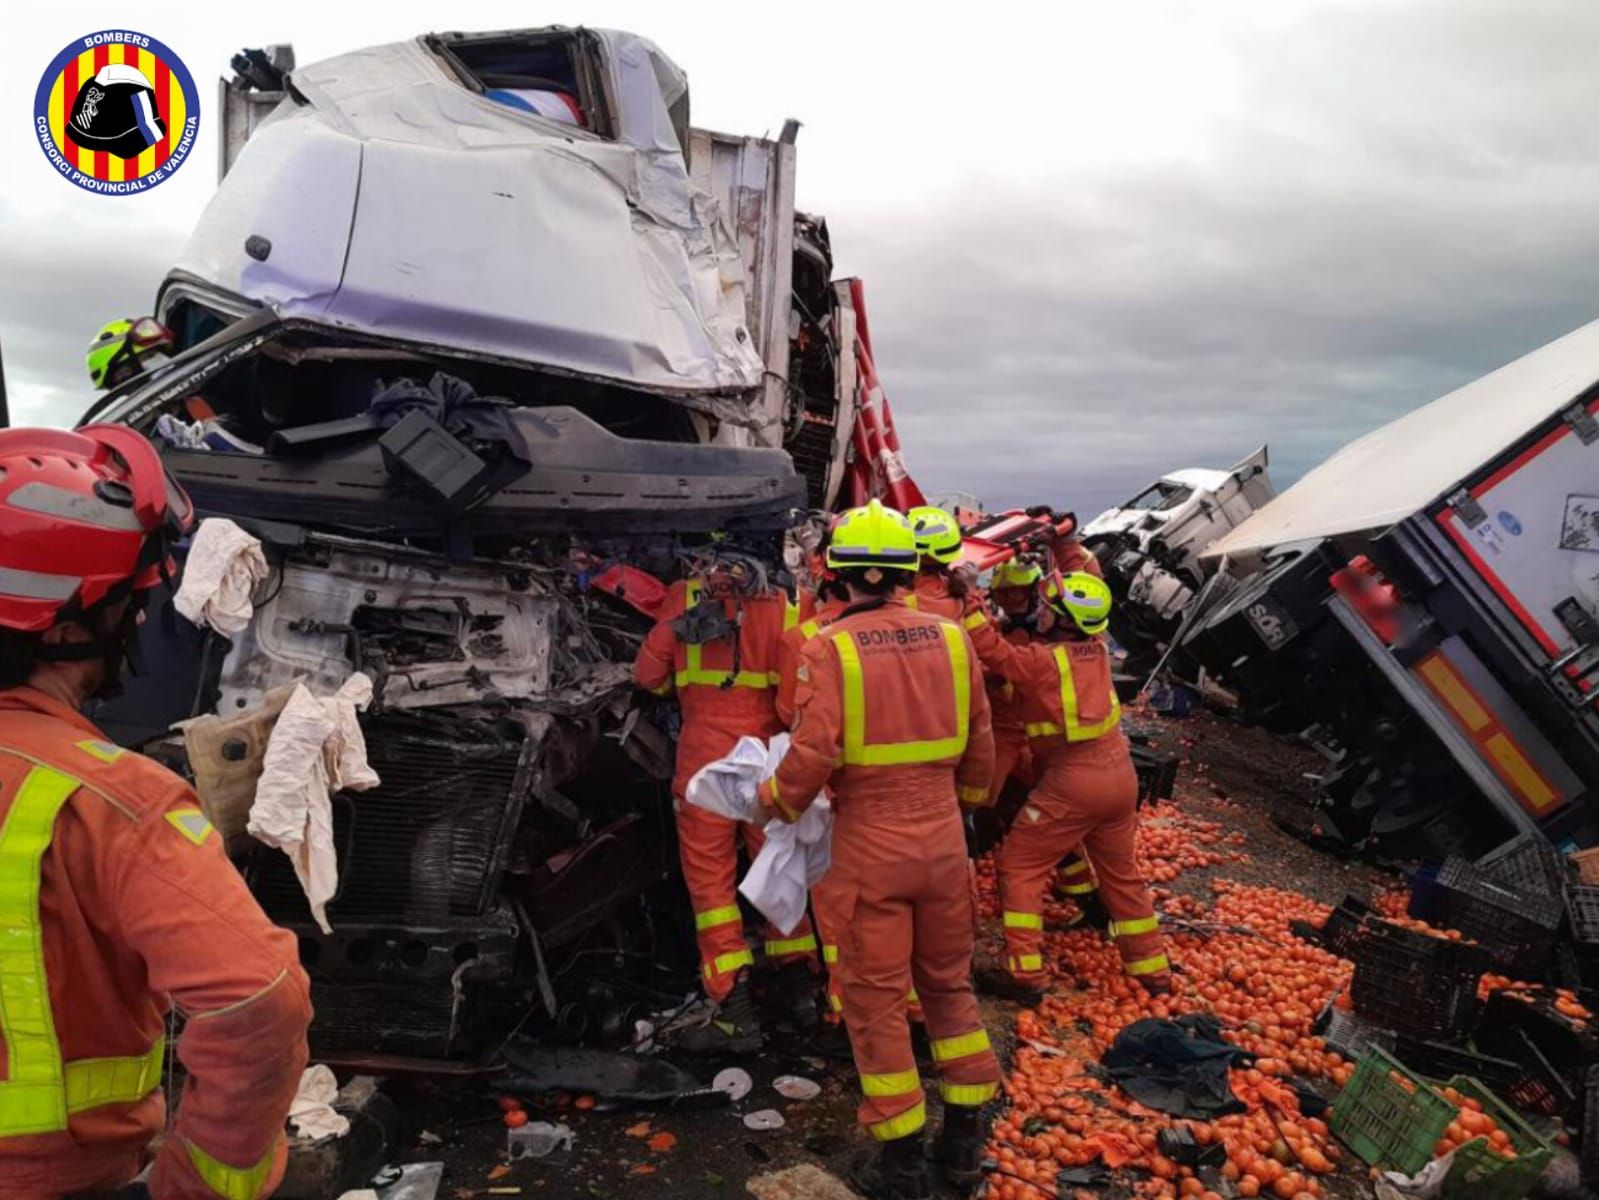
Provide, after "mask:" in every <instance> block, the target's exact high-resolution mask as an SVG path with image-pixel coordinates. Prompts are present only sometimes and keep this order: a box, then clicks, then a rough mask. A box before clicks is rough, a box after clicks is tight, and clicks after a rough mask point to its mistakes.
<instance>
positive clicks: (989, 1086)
mask: <svg viewBox="0 0 1599 1200" xmlns="http://www.w3.org/2000/svg"><path fill="white" fill-rule="evenodd" d="M938 1091H939V1094H940V1095H942V1096H943V1097H944V1103H945V1104H958V1105H960V1106H961V1107H962V1108H981V1107H982V1106H983V1105H985V1104H987V1103H988V1102H989V1101H990V1100H992V1099H993V1098H994V1097H995V1096H996V1095H998V1094H999V1084H997V1083H940V1084H939V1085H938Z"/></svg>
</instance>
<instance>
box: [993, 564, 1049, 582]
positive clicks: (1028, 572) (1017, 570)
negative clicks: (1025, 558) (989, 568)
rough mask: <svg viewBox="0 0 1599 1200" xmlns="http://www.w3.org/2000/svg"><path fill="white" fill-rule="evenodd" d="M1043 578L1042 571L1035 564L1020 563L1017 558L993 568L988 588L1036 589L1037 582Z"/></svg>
mask: <svg viewBox="0 0 1599 1200" xmlns="http://www.w3.org/2000/svg"><path fill="white" fill-rule="evenodd" d="M1043 577H1044V569H1043V568H1042V567H1040V566H1039V565H1038V564H1037V563H1030V562H1022V561H1021V559H1019V558H1011V559H1007V560H1006V561H1004V562H1002V563H1000V564H999V566H997V567H995V568H994V577H993V579H992V580H991V581H990V583H989V587H996V588H1024V587H1036V586H1037V584H1038V581H1039V580H1040V579H1042V578H1043Z"/></svg>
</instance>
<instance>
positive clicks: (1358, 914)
mask: <svg viewBox="0 0 1599 1200" xmlns="http://www.w3.org/2000/svg"><path fill="white" fill-rule="evenodd" d="M1372 915H1373V914H1372V911H1371V905H1369V904H1367V903H1366V902H1365V901H1364V900H1362V899H1360V898H1359V897H1358V896H1345V897H1344V898H1343V899H1342V900H1341V901H1340V902H1339V904H1338V907H1337V908H1335V909H1333V910H1332V912H1330V913H1328V914H1327V919H1326V920H1325V921H1324V922H1322V926H1321V944H1322V945H1323V946H1325V947H1326V948H1327V949H1328V950H1329V951H1331V952H1332V953H1333V954H1336V955H1337V956H1338V957H1339V958H1349V957H1350V956H1351V955H1352V954H1353V953H1354V947H1355V944H1356V943H1357V942H1358V941H1359V940H1360V937H1361V931H1362V930H1363V929H1364V928H1365V925H1366V918H1368V917H1370V916H1372Z"/></svg>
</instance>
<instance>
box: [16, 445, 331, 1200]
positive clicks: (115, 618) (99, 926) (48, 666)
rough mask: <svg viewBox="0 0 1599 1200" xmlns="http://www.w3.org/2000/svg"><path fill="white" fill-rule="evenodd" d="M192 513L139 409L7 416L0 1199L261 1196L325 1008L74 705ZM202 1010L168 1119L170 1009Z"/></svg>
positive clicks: (218, 869)
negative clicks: (147, 435) (119, 418)
mask: <svg viewBox="0 0 1599 1200" xmlns="http://www.w3.org/2000/svg"><path fill="white" fill-rule="evenodd" d="M191 523H192V515H191V511H190V508H189V502H188V498H187V497H186V496H185V495H184V494H183V492H182V489H181V488H179V487H178V486H177V484H176V483H174V482H173V481H172V480H171V479H170V478H168V476H167V475H166V472H165V471H164V470H163V468H162V465H161V460H160V458H159V457H158V456H157V454H156V452H155V449H154V448H153V447H152V446H151V445H150V444H149V443H148V442H147V441H145V440H144V438H142V437H141V436H140V435H138V434H137V433H135V432H134V431H133V430H131V429H128V428H126V427H124V426H110V425H103V426H96V425H91V426H85V427H84V428H82V429H79V430H77V431H75V432H67V431H64V430H54V429H48V430H46V429H12V430H5V431H0V1042H3V1046H4V1051H3V1056H0V1195H4V1196H6V1197H7V1198H8V1200H57V1198H58V1197H62V1196H69V1195H70V1196H94V1197H117V1198H126V1200H133V1198H135V1197H146V1196H152V1197H154V1198H155V1200H257V1197H264V1196H269V1195H270V1194H271V1193H272V1191H273V1189H274V1188H276V1187H277V1184H278V1181H279V1179H280V1178H281V1176H282V1174H283V1163H284V1157H285V1153H286V1150H285V1146H284V1141H283V1122H284V1118H285V1117H286V1115H287V1114H288V1109H289V1103H290V1101H291V1100H292V1099H293V1098H294V1093H295V1089H296V1087H297V1085H298V1083H299V1080H300V1073H301V1071H302V1070H303V1069H304V1067H305V1063H306V1042H305V1031H306V1026H307V1024H308V1023H309V1021H310V1016H311V1008H310V999H309V993H308V988H307V984H306V979H305V975H304V973H303V972H302V971H301V970H300V966H299V963H298V961H297V955H296V946H295V941H294V938H293V937H292V936H291V935H290V934H288V933H286V932H284V931H282V930H280V929H277V928H275V927H274V926H273V925H272V923H271V922H270V921H268V920H267V918H266V916H265V915H264V914H263V913H262V912H261V909H260V907H259V906H258V905H257V904H256V902H255V900H254V899H253V898H252V897H251V895H250V893H249V892H248V891H247V890H246V889H245V886H244V881H243V880H242V879H241V878H240V877H239V874H238V872H237V871H235V870H234V869H233V866H232V864H231V863H230V862H229V861H228V859H227V857H226V855H225V854H224V853H223V849H222V839H221V837H220V835H218V834H217V833H216V832H215V831H214V830H213V829H212V828H211V826H210V823H209V822H207V821H206V819H205V817H204V815H203V814H202V813H201V811H200V809H199V807H198V806H197V804H196V801H195V795H194V792H193V791H192V790H191V789H190V788H189V786H188V785H187V784H186V783H184V781H183V780H181V779H179V778H178V777H177V776H176V775H174V774H172V773H171V772H170V771H167V770H166V769H165V768H163V767H160V766H158V765H156V763H154V762H152V761H151V760H150V759H147V758H143V757H141V756H139V755H137V754H133V753H130V752H128V751H125V750H123V749H121V748H120V747H118V746H116V745H114V744H112V743H111V742H110V741H108V740H107V739H106V737H105V735H104V734H102V733H101V732H100V731H99V730H98V729H96V728H95V727H94V725H93V724H91V723H90V722H89V721H88V720H87V719H86V718H84V717H83V716H82V714H81V713H80V712H79V709H80V707H81V706H82V705H83V704H84V703H85V702H86V701H88V700H89V699H90V698H92V697H94V696H96V695H108V694H111V693H112V691H113V689H114V688H115V687H116V684H117V680H118V677H119V675H120V674H121V672H122V670H123V668H124V664H125V662H132V664H133V665H134V666H135V667H137V665H138V663H139V659H138V644H137V643H138V633H137V625H138V621H139V619H140V612H141V610H142V608H143V606H144V602H145V600H146V598H147V596H148V592H149V589H151V588H152V587H154V586H155V585H156V584H157V583H159V582H160V581H161V579H162V578H163V576H165V577H167V578H170V571H171V560H170V559H169V557H168V553H167V548H168V544H169V541H170V540H171V539H173V538H175V537H177V536H180V535H181V534H182V533H183V532H185V531H186V530H187V529H188V527H189V525H190V524H191ZM173 1005H176V1006H177V1008H178V1009H180V1010H181V1011H182V1012H183V1013H184V1014H185V1015H186V1016H187V1017H188V1023H187V1025H186V1026H185V1029H184V1033H183V1037H182V1040H181V1041H180V1042H179V1043H178V1046H177V1055H178V1058H179V1060H180V1061H181V1062H182V1063H183V1066H184V1068H185V1071H186V1073H187V1076H188V1078H187V1082H186V1083H185V1085H184V1091H183V1098H182V1101H181V1103H180V1105H179V1107H178V1113H177V1120H176V1122H175V1123H174V1125H173V1127H172V1128H171V1129H170V1130H169V1131H168V1135H167V1138H166V1141H165V1142H164V1144H163V1145H162V1146H161V1149H160V1151H159V1152H158V1153H157V1154H156V1155H155V1157H154V1162H153V1164H152V1165H151V1170H150V1174H149V1176H148V1180H147V1181H145V1182H131V1181H132V1180H133V1179H134V1176H135V1175H136V1174H138V1173H139V1171H140V1168H141V1166H142V1165H143V1160H144V1158H145V1156H146V1153H147V1147H148V1146H149V1144H150V1142H151V1140H152V1138H154V1137H155V1136H156V1135H157V1134H159V1133H160V1132H161V1131H162V1129H163V1127H164V1126H165V1124H166V1102H165V1098H164V1096H163V1092H162V1087H161V1077H162V1069H163V1066H164V1059H165V1056H166V1049H165V1042H164V1037H163V1035H164V1032H165V1022H166V1017H167V1013H168V1011H169V1010H170V1008H171V1007H172V1006H173Z"/></svg>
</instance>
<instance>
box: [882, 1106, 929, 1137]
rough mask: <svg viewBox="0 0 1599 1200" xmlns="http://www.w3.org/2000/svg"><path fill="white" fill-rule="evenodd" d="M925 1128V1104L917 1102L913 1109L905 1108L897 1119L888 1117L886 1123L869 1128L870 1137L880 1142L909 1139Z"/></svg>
mask: <svg viewBox="0 0 1599 1200" xmlns="http://www.w3.org/2000/svg"><path fill="white" fill-rule="evenodd" d="M926 1126H927V1102H926V1101H925V1100H918V1101H917V1102H916V1106H915V1107H914V1108H907V1109H906V1110H905V1111H904V1112H902V1113H900V1114H899V1116H897V1117H890V1118H889V1119H888V1120H886V1121H879V1122H878V1123H877V1124H875V1125H873V1126H870V1128H871V1131H872V1136H873V1137H874V1138H876V1139H877V1140H878V1141H880V1142H893V1141H898V1140H899V1139H900V1138H904V1137H910V1136H911V1135H912V1134H913V1133H920V1132H921V1131H922V1130H923V1129H924V1128H926Z"/></svg>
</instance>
